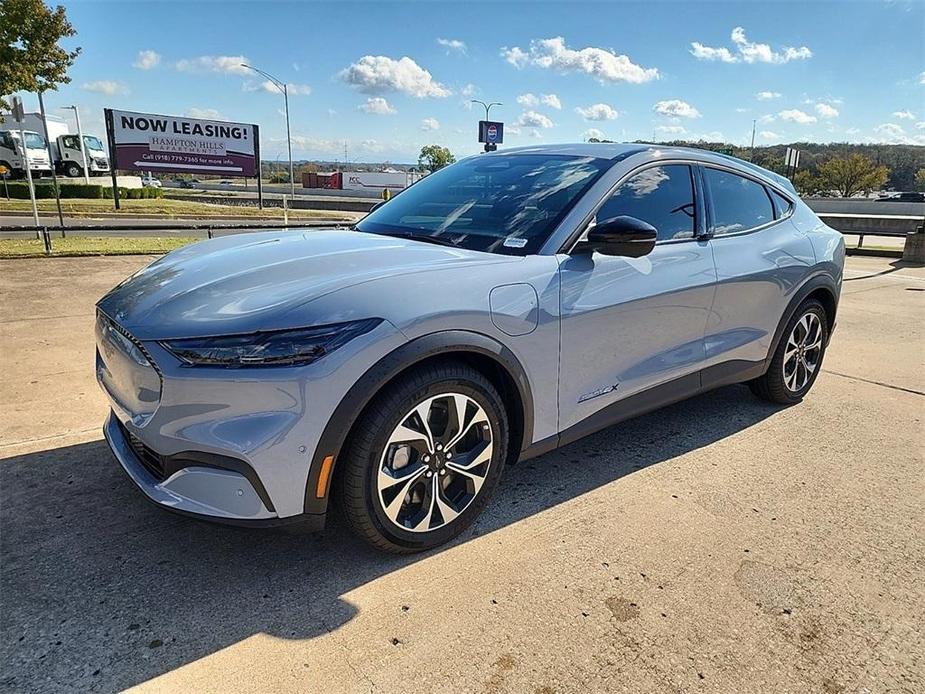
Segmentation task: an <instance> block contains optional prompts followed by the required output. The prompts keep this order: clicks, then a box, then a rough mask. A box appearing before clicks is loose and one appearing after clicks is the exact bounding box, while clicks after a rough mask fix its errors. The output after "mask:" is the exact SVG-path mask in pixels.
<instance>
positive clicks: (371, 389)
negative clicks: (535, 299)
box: [304, 330, 534, 514]
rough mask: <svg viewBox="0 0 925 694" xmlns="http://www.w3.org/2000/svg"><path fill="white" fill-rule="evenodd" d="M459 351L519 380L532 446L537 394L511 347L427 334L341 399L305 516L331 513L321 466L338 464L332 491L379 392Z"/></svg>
mask: <svg viewBox="0 0 925 694" xmlns="http://www.w3.org/2000/svg"><path fill="white" fill-rule="evenodd" d="M460 353H462V354H465V353H468V354H473V353H474V354H478V355H481V356H484V357H488V358H490V359H492V360H493V361H494V362H495V363H496V364H497V366H498V367H500V368H501V369H503V370H504V371H505V372H506V373H507V375H508V376H509V377H510V379H511V380H512V381H513V382H514V384H515V386H516V388H517V391H518V392H517V395H518V396H519V398H520V401H521V405H522V408H523V432H522V439H521V440H522V444H521V447H522V448H526V447H529V445H530V442H531V441H532V439H533V416H534V415H533V392H532V390H531V388H530V382H529V380H528V379H527V374H526V371H525V370H524V368H523V365H522V364H521V363H520V360H519V359H518V358H517V356H516V355H515V354H514V353H513V352H512V351H511V350H510V349H509V348H508V347H506V346H505V345H503V344H502V343H500V342H498V341H497V340H496V339H494V338H492V337H489V336H488V335H484V334H483V333H477V332H472V331H468V330H447V331H441V332H436V333H429V334H427V335H422V336H421V337H417V338H414V339H412V340H410V341H409V342H406V343H405V344H403V345H401V346H400V347H398V348H396V349H395V350H393V351H392V352H390V353H389V354H387V355H386V356H385V357H383V358H382V359H380V360H379V361H378V362H377V363H376V364H375V365H373V366H372V367H370V369H369V370H368V371H366V373H365V374H363V376H361V377H360V378H359V379H358V380H357V381H356V383H354V384H353V386H351V388H350V390H348V391H347V393H346V395H344V397H343V398H341V401H340V404H338V406H337V407H336V408H335V410H334V413H333V414H332V415H331V417H330V419H329V420H328V423H327V425H326V426H325V428H324V431H323V432H322V434H321V438H319V440H318V445H317V446H316V447H315V452H314V454H313V456H312V461H311V467H310V468H309V471H308V481H307V483H306V485H305V506H304V512H305V513H309V514H320V513H325V512H326V511H327V506H328V497H329V496H330V494H329V493H326V494H325V495H324V497H322V498H318V497H317V496H316V494H315V490H316V489H317V485H318V478H319V476H320V473H321V467H322V462H323V460H324V459H325V458H326V457H327V456H334V464H333V467H332V468H331V470H330V472H329V478H328V480H329V481H328V488H327V491H328V492H330V488H331V482H330V480H331V479H332V478H333V475H334V473H335V470H336V468H337V465H338V458H339V456H340V453H341V450H342V449H343V446H344V443H345V442H346V439H347V435H348V434H349V432H350V430H351V429H352V428H353V425H354V423H355V422H356V420H357V418H358V417H359V416H360V414H361V413H362V412H363V410H364V409H365V408H366V406H367V405H368V404H369V403H370V402H371V401H372V399H373V398H374V397H375V396H376V395H377V394H378V393H379V391H380V389H381V388H382V387H383V386H384V385H385V384H386V383H388V382H389V381H391V380H392V379H393V378H394V377H395V376H397V375H398V374H399V373H401V372H402V371H404V370H406V369H408V368H410V367H412V366H414V365H415V364H418V363H420V362H422V361H424V360H425V359H429V358H431V357H435V356H438V355H441V356H442V355H446V356H452V355H453V354H460Z"/></svg>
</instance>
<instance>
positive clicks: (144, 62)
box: [132, 51, 161, 70]
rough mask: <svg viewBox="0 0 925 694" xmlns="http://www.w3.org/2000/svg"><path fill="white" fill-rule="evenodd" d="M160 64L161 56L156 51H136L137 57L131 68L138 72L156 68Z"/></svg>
mask: <svg viewBox="0 0 925 694" xmlns="http://www.w3.org/2000/svg"><path fill="white" fill-rule="evenodd" d="M160 62H161V54H160V53H157V52H156V51H138V57H137V58H135V62H134V63H132V67H137V68H138V69H139V70H150V69H151V68H155V67H157V66H158V65H159V64H160Z"/></svg>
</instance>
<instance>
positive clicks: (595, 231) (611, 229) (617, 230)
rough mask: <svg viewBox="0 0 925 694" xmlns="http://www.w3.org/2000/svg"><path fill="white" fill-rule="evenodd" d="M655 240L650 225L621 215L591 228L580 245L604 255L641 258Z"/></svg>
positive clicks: (652, 227)
mask: <svg viewBox="0 0 925 694" xmlns="http://www.w3.org/2000/svg"><path fill="white" fill-rule="evenodd" d="M657 238H658V231H657V230H656V228H655V227H654V226H652V225H651V224H648V223H647V222H644V221H642V220H641V219H636V217H628V216H626V215H621V216H620V217H612V218H611V219H605V220H604V221H602V222H598V223H597V224H595V225H594V226H593V227H591V229H590V230H589V231H588V240H587V241H586V242H585V243H584V244H582V245H583V246H584V248H586V249H588V250H590V251H597V252H598V253H603V254H604V255H620V256H624V257H627V258H641V257H642V256H644V255H648V254H649V253H651V252H652V249H653V248H655V241H656V239H657Z"/></svg>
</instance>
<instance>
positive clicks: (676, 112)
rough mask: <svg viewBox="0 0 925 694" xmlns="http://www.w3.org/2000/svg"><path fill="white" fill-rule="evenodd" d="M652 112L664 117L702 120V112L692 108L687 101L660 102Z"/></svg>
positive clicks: (670, 100) (671, 100)
mask: <svg viewBox="0 0 925 694" xmlns="http://www.w3.org/2000/svg"><path fill="white" fill-rule="evenodd" d="M652 110H653V111H655V112H656V113H658V114H660V115H662V116H673V117H675V118H700V111H698V110H697V109H696V108H694V107H693V106H691V105H690V104H689V103H687V102H686V101H681V100H680V99H668V100H666V101H659V102H658V103H657V104H655V106H653V107H652Z"/></svg>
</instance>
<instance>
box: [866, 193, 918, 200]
mask: <svg viewBox="0 0 925 694" xmlns="http://www.w3.org/2000/svg"><path fill="white" fill-rule="evenodd" d="M877 202H925V193H916V192H905V193H890V194H888V195H882V196H880V197H879V198H877Z"/></svg>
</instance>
